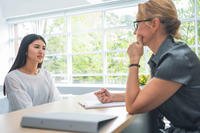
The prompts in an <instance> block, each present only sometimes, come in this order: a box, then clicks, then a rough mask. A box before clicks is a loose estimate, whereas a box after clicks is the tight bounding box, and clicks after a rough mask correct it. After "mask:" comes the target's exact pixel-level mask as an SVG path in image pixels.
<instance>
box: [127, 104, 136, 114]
mask: <svg viewBox="0 0 200 133" xmlns="http://www.w3.org/2000/svg"><path fill="white" fill-rule="evenodd" d="M126 111H127V112H128V113H129V114H134V110H133V109H132V108H131V107H129V106H126Z"/></svg>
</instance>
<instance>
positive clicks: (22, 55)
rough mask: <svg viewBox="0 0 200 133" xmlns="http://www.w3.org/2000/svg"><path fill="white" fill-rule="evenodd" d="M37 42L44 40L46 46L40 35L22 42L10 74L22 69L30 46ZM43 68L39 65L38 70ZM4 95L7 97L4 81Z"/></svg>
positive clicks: (30, 35) (33, 35) (27, 36)
mask: <svg viewBox="0 0 200 133" xmlns="http://www.w3.org/2000/svg"><path fill="white" fill-rule="evenodd" d="M35 40H42V41H43V42H44V43H45V44H46V42H45V40H44V38H43V37H42V36H40V35H37V34H28V35H26V36H25V37H24V38H23V39H22V41H21V44H20V47H19V50H18V53H17V56H16V58H15V61H14V63H13V65H12V67H11V68H10V70H9V71H8V73H9V72H11V71H13V70H15V69H18V68H21V67H23V66H24V65H25V64H26V56H27V52H28V46H29V45H30V44H31V43H32V42H34V41H35ZM41 67H42V62H41V63H39V64H38V66H37V68H41ZM3 94H4V95H6V87H5V81H4V85H3Z"/></svg>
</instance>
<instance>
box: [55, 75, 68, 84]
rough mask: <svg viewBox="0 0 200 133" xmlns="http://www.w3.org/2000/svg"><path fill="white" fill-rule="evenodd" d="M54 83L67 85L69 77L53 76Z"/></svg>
mask: <svg viewBox="0 0 200 133" xmlns="http://www.w3.org/2000/svg"><path fill="white" fill-rule="evenodd" d="M52 77H53V79H54V81H55V82H56V83H57V84H67V83H68V82H69V81H68V80H67V75H64V74H62V75H59V74H57V75H52Z"/></svg>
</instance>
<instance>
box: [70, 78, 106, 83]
mask: <svg viewBox="0 0 200 133" xmlns="http://www.w3.org/2000/svg"><path fill="white" fill-rule="evenodd" d="M73 83H77V84H102V83H103V77H102V76H77V77H76V76H74V77H73Z"/></svg>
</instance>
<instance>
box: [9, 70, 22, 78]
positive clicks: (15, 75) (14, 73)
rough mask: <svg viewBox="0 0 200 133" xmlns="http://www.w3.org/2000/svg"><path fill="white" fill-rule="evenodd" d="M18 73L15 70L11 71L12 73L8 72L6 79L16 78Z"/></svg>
mask: <svg viewBox="0 0 200 133" xmlns="http://www.w3.org/2000/svg"><path fill="white" fill-rule="evenodd" d="M18 71H19V70H17V69H16V70H13V71H10V72H8V73H7V75H6V78H12V77H13V78H14V77H17V73H18Z"/></svg>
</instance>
